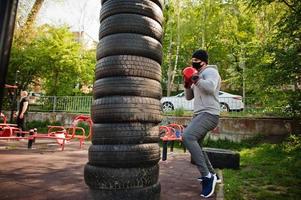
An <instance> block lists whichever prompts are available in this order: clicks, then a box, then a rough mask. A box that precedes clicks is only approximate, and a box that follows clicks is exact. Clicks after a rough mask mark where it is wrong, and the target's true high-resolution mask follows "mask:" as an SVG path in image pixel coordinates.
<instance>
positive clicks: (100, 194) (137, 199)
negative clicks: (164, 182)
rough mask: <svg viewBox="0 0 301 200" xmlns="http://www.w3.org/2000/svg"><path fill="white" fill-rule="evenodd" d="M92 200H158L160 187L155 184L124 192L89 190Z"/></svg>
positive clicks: (158, 184)
mask: <svg viewBox="0 0 301 200" xmlns="http://www.w3.org/2000/svg"><path fill="white" fill-rule="evenodd" d="M89 191H90V194H91V196H92V197H93V199H108V200H121V199H122V200H160V192H161V185H160V183H159V182H158V183H156V184H154V185H152V186H148V187H144V188H136V189H125V190H93V189H90V190H89Z"/></svg>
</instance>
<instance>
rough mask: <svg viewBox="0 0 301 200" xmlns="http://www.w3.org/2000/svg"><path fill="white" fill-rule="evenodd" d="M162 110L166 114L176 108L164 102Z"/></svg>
mask: <svg viewBox="0 0 301 200" xmlns="http://www.w3.org/2000/svg"><path fill="white" fill-rule="evenodd" d="M162 109H163V111H164V112H168V111H172V110H173V109H174V106H173V105H172V103H170V102H164V103H163V105H162Z"/></svg>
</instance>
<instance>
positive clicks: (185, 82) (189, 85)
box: [184, 80, 192, 89]
mask: <svg viewBox="0 0 301 200" xmlns="http://www.w3.org/2000/svg"><path fill="white" fill-rule="evenodd" d="M191 85H192V81H185V80H184V88H186V89H190V88H191Z"/></svg>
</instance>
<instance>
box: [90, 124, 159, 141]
mask: <svg viewBox="0 0 301 200" xmlns="http://www.w3.org/2000/svg"><path fill="white" fill-rule="evenodd" d="M92 130H93V134H92V144H94V145H97V144H143V143H154V142H159V139H160V138H159V126H157V125H156V124H146V123H119V124H111V123H110V124H93V129H92Z"/></svg>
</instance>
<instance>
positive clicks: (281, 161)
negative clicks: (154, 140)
mask: <svg viewBox="0 0 301 200" xmlns="http://www.w3.org/2000/svg"><path fill="white" fill-rule="evenodd" d="M204 146H205V147H214V148H223V149H231V150H235V151H239V153H240V169H239V170H231V169H223V176H224V177H223V178H224V193H225V199H226V200H299V199H301V190H300V188H301V136H296V135H290V136H289V137H288V138H287V139H286V140H285V141H283V142H282V143H279V144H268V143H265V142H264V138H263V136H260V135H258V136H256V137H254V138H250V139H246V140H243V141H241V142H240V143H237V142H231V141H228V140H218V141H212V140H205V141H204ZM175 148H181V147H180V146H179V145H178V144H177V143H176V144H175ZM181 151H183V150H181Z"/></svg>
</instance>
